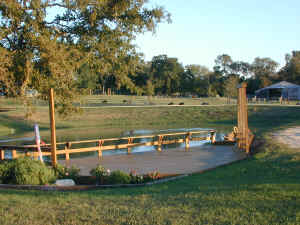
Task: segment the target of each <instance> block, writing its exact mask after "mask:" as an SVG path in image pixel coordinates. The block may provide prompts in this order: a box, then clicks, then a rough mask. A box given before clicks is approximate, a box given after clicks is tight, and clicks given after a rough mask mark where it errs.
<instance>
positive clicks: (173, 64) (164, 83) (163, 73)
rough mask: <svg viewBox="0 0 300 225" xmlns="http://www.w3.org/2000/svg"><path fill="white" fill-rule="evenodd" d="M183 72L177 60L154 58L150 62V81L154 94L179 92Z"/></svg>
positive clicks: (164, 56)
mask: <svg viewBox="0 0 300 225" xmlns="http://www.w3.org/2000/svg"><path fill="white" fill-rule="evenodd" d="M183 72H184V69H183V66H182V65H181V64H180V63H179V62H178V59H177V58H169V57H168V56H167V55H159V56H154V57H153V59H152V62H151V68H150V73H151V79H152V82H153V85H154V87H155V92H156V93H161V94H168V95H170V94H172V93H175V92H178V91H179V87H180V77H181V76H182V74H183Z"/></svg>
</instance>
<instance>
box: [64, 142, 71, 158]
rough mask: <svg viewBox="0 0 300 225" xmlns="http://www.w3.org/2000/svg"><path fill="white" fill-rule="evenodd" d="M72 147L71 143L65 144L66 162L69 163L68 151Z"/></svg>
mask: <svg viewBox="0 0 300 225" xmlns="http://www.w3.org/2000/svg"><path fill="white" fill-rule="evenodd" d="M71 146H72V143H71V142H67V143H66V145H65V151H66V153H65V155H66V160H67V161H69V160H70V154H69V152H68V150H69V149H70V148H71Z"/></svg>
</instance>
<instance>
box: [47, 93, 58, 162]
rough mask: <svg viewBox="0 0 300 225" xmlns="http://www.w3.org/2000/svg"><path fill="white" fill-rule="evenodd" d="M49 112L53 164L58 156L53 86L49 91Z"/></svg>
mask: <svg viewBox="0 0 300 225" xmlns="http://www.w3.org/2000/svg"><path fill="white" fill-rule="evenodd" d="M49 112H50V126H51V153H52V154H51V157H52V166H56V164H57V156H56V131H55V115H54V113H55V112H54V93H53V88H51V89H50V93H49Z"/></svg>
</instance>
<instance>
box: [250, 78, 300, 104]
mask: <svg viewBox="0 0 300 225" xmlns="http://www.w3.org/2000/svg"><path fill="white" fill-rule="evenodd" d="M255 96H256V97H258V98H267V99H270V98H279V97H282V98H283V99H289V100H300V85H297V84H292V83H290V82H287V81H281V82H279V83H276V84H272V85H271V86H268V87H264V88H261V89H259V90H257V91H255Z"/></svg>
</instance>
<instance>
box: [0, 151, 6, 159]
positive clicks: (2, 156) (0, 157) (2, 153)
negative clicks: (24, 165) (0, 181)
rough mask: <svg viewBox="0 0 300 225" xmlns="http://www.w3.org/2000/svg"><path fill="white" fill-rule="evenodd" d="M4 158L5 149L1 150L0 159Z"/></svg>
mask: <svg viewBox="0 0 300 225" xmlns="http://www.w3.org/2000/svg"><path fill="white" fill-rule="evenodd" d="M4 158H5V151H4V150H0V160H4Z"/></svg>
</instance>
